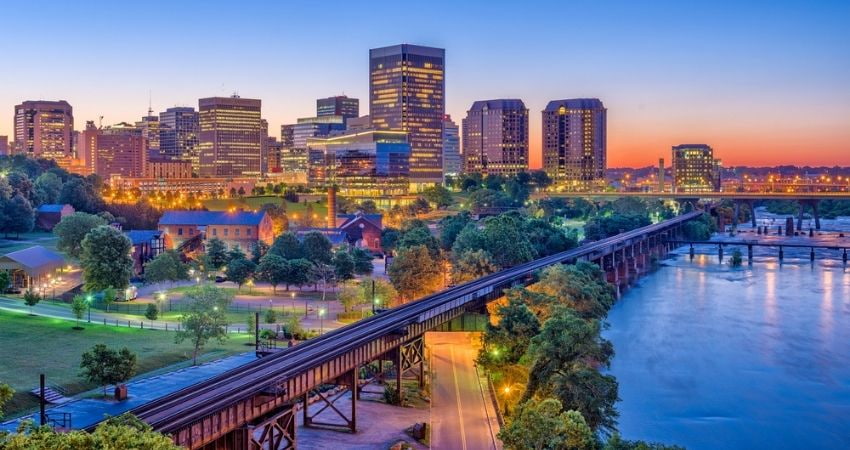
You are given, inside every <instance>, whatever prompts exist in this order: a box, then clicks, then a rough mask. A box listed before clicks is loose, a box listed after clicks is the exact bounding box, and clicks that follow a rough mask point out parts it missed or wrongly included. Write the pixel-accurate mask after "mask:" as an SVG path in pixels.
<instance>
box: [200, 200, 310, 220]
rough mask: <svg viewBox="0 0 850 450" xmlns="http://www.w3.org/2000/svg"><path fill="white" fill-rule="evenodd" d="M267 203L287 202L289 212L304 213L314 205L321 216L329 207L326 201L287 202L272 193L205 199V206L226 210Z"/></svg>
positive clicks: (253, 206) (258, 206)
mask: <svg viewBox="0 0 850 450" xmlns="http://www.w3.org/2000/svg"><path fill="white" fill-rule="evenodd" d="M267 203H274V204H276V205H281V204H284V203H285V205H284V206H285V207H286V212H287V214H304V211H306V209H307V205H312V207H313V213H315V214H317V215H319V216H320V217H324V216H325V215H326V214H327V207H326V206H325V203H324V201H322V202H320V203H316V202H308V203H307V205H305V204H304V203H303V202H301V203H292V202H287V201H285V200H284V199H283V197H277V196H272V195H262V196H258V197H244V198H232V199H227V198H213V199H208V200H204V201H203V204H204V206H206V208H207V209H209V210H210V211H224V210H227V209H230V208H232V207H235V208H244V209H259V208H261V207H262V206H263V205H265V204H267Z"/></svg>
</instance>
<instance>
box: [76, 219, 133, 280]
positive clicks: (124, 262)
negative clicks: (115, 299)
mask: <svg viewBox="0 0 850 450" xmlns="http://www.w3.org/2000/svg"><path fill="white" fill-rule="evenodd" d="M132 248H133V244H132V243H131V242H130V239H129V238H127V236H125V235H124V233H122V232H120V231H118V230H117V229H115V228H113V227H111V226H108V225H101V226H99V227H97V228H95V229H93V230H91V231H89V232H88V234H86V237H85V238H84V239H83V242H82V253H81V254H80V266H81V267H82V269H83V278H84V280H85V283H84V287H85V289H86V290H87V291H99V290H102V289H105V288H107V287H110V286H112V287H115V288H117V289H124V288H126V287H127V286H128V285H129V284H130V277H131V276H132V275H133V259H132V258H131V257H130V251H131V250H132Z"/></svg>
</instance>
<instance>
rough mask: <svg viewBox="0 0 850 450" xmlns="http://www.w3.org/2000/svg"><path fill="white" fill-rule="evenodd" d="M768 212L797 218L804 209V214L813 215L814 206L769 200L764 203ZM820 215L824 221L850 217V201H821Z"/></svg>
mask: <svg viewBox="0 0 850 450" xmlns="http://www.w3.org/2000/svg"><path fill="white" fill-rule="evenodd" d="M764 206H765V207H766V208H767V211H768V212H769V213H771V214H782V215H792V216H796V215H798V214H799V213H800V208H801V207H802V208H803V214H811V213H812V206H811V205H809V204H802V205H801V204H800V203H799V202H795V201H792V200H768V201H766V202H765V203H764ZM818 215H819V216H820V217H821V218H823V219H835V218H836V217H839V216H842V217H850V201H848V200H821V201H819V202H818Z"/></svg>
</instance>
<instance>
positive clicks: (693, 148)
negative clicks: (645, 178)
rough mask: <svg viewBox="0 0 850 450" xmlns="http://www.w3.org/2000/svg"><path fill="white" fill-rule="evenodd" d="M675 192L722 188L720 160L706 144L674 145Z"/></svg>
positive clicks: (713, 190)
mask: <svg viewBox="0 0 850 450" xmlns="http://www.w3.org/2000/svg"><path fill="white" fill-rule="evenodd" d="M672 169H673V192H716V191H719V190H720V160H718V159H715V158H714V150H713V149H712V148H711V147H710V146H708V145H705V144H682V145H676V146H673V162H672Z"/></svg>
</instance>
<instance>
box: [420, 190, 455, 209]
mask: <svg viewBox="0 0 850 450" xmlns="http://www.w3.org/2000/svg"><path fill="white" fill-rule="evenodd" d="M422 197H424V198H425V200H428V202H429V203H432V204H433V205H434V206H436V207H437V209H442V208H446V207H448V206H449V205H451V204H452V193H451V192H449V190H448V189H446V188H445V187H444V186H440V185H435V186H430V187H427V188H425V189H424V190H423V191H422Z"/></svg>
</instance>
